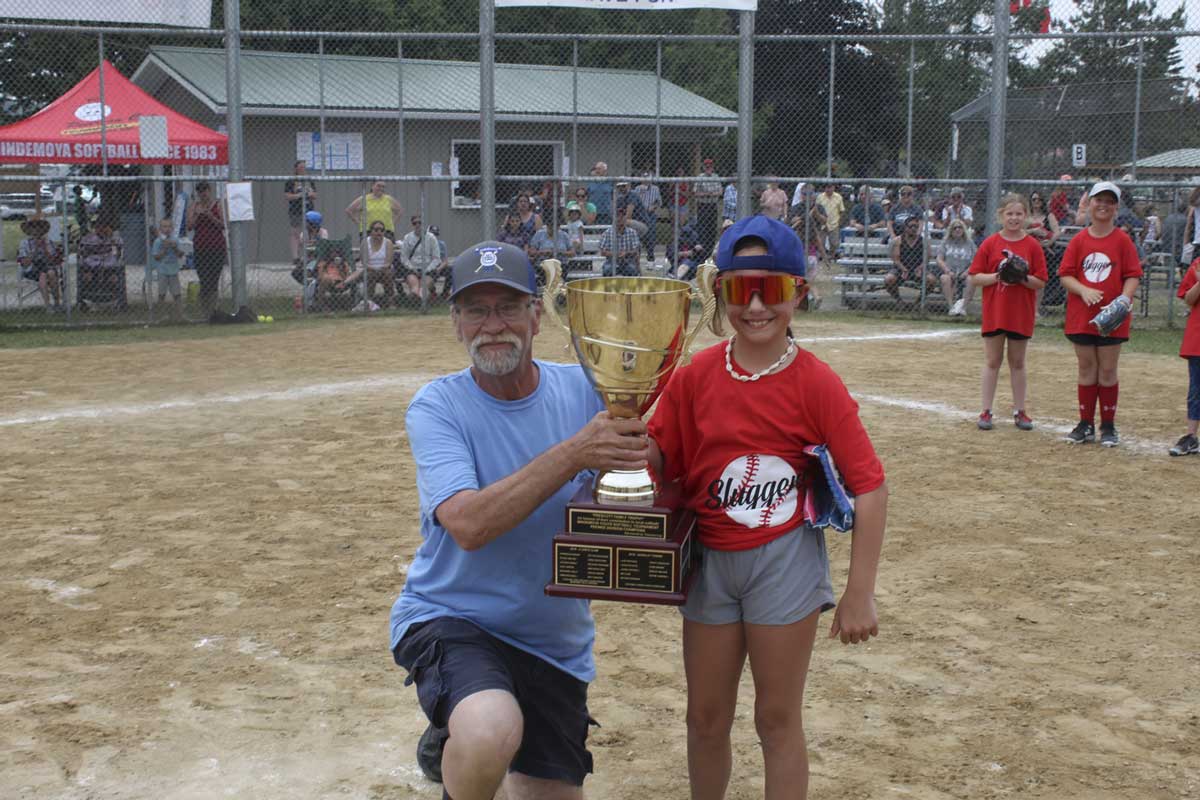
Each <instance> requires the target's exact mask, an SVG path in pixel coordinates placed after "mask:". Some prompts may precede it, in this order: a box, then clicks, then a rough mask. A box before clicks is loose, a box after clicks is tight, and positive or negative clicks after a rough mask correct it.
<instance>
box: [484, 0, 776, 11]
mask: <svg viewBox="0 0 1200 800" xmlns="http://www.w3.org/2000/svg"><path fill="white" fill-rule="evenodd" d="M495 3H496V7H497V8H503V7H505V6H561V7H563V8H591V9H613V10H617V11H630V10H635V11H637V10H641V11H674V10H676V9H681V8H725V9H731V10H733V11H757V10H758V0H495Z"/></svg>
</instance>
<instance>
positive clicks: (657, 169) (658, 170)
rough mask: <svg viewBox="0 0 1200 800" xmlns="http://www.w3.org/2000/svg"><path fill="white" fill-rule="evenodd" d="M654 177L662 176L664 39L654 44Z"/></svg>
mask: <svg viewBox="0 0 1200 800" xmlns="http://www.w3.org/2000/svg"><path fill="white" fill-rule="evenodd" d="M654 45H655V62H654V177H656V178H657V177H658V176H659V175H661V174H662V39H659V40H658V41H657V42H655V43H654Z"/></svg>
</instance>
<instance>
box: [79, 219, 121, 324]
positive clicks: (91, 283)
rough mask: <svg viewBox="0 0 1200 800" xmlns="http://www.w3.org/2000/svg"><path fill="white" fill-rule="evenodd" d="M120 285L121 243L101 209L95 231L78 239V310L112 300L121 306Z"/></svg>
mask: <svg viewBox="0 0 1200 800" xmlns="http://www.w3.org/2000/svg"><path fill="white" fill-rule="evenodd" d="M124 282H125V242H124V241H123V240H122V239H121V234H119V233H117V232H116V231H114V230H113V223H112V216H111V215H110V214H109V213H107V212H106V211H104V210H102V211H101V213H100V214H99V215H98V216H97V218H96V226H95V228H93V229H92V231H91V232H90V233H89V234H88V235H87V236H84V237H83V238H82V239H80V240H79V286H80V296H79V309H80V310H81V311H83V310H86V309H87V305H86V303H89V302H99V303H104V302H111V301H113V300H116V301H117V303H118V305H121V306H124V304H125V292H124V291H123V285H124Z"/></svg>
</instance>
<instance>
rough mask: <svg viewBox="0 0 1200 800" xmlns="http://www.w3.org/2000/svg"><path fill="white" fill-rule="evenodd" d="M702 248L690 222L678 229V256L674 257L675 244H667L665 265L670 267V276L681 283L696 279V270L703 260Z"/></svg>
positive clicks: (703, 252)
mask: <svg viewBox="0 0 1200 800" xmlns="http://www.w3.org/2000/svg"><path fill="white" fill-rule="evenodd" d="M704 255H705V251H704V247H703V246H701V244H700V234H698V233H696V227H695V226H694V225H692V224H691V223H690V222H689V223H686V224H684V225H683V226H682V227H680V229H679V256H678V258H677V257H676V255H675V242H674V241H669V242H667V263H669V264H670V265H671V268H672V269H671V274H672V275H674V276H675V277H676V278H678V279H679V280H681V281H690V280H692V279H693V278H695V277H696V269H697V268H698V267H699V266H700V263H701V262H702V261H703V260H704Z"/></svg>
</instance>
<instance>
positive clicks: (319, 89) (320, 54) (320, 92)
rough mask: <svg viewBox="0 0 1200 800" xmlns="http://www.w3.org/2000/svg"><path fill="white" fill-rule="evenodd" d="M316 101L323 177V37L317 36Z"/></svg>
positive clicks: (322, 175) (322, 173)
mask: <svg viewBox="0 0 1200 800" xmlns="http://www.w3.org/2000/svg"><path fill="white" fill-rule="evenodd" d="M317 103H318V104H319V107H318V111H317V113H318V117H319V127H318V128H317V131H318V133H317V144H318V145H319V147H320V151H319V152H320V155H319V157H320V159H321V162H320V163H321V177H322V178H324V177H325V161H326V158H325V153H326V149H325V37H324V36H318V37H317Z"/></svg>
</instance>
